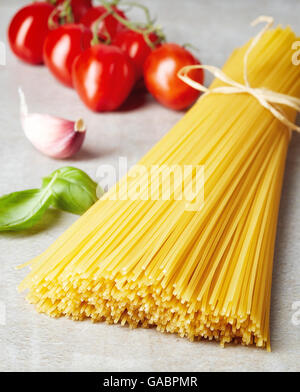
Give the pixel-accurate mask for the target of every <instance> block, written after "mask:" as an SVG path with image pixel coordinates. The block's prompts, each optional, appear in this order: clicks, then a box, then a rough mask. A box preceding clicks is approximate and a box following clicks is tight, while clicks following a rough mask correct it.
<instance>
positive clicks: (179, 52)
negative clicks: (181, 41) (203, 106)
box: [144, 43, 204, 110]
mask: <svg viewBox="0 0 300 392" xmlns="http://www.w3.org/2000/svg"><path fill="white" fill-rule="evenodd" d="M196 64H200V62H199V61H198V60H197V59H196V58H195V57H194V56H193V55H192V54H191V53H190V52H189V51H188V50H186V49H185V48H183V47H182V46H180V45H177V44H172V43H168V44H164V45H162V46H161V47H159V48H158V49H155V50H154V51H153V52H152V53H151V54H150V55H149V57H148V58H147V60H146V63H145V68H144V77H145V83H146V87H147V89H148V90H149V92H150V93H151V94H152V95H153V96H154V98H156V99H157V101H159V102H160V103H161V104H163V105H164V106H167V107H168V108H171V109H174V110H183V109H186V108H188V107H189V106H191V105H192V104H193V103H194V102H195V101H196V99H197V98H198V97H199V95H200V92H199V91H197V90H195V89H193V88H192V87H190V86H188V85H186V84H185V83H184V82H182V81H181V80H180V79H179V78H178V76H177V73H178V72H179V71H180V69H181V68H183V67H185V66H186V65H196ZM190 76H191V77H192V79H194V80H195V81H197V82H199V83H203V79H204V72H203V70H202V69H199V70H194V71H191V72H190Z"/></svg>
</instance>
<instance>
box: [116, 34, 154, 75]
mask: <svg viewBox="0 0 300 392" xmlns="http://www.w3.org/2000/svg"><path fill="white" fill-rule="evenodd" d="M149 39H150V40H151V42H153V43H156V42H157V43H158V37H157V35H156V34H154V33H151V34H150V35H149ZM113 44H114V45H117V46H119V48H121V49H122V50H123V51H124V52H125V53H126V54H127V55H128V56H129V57H130V58H131V59H132V61H133V63H134V65H135V68H136V76H137V80H139V79H141V78H142V77H143V73H144V65H145V61H146V59H147V57H148V56H149V55H150V53H151V52H152V48H150V46H149V45H148V44H147V42H146V41H145V38H144V36H143V34H139V33H136V32H135V31H132V30H128V29H127V30H123V31H120V32H119V33H118V34H117V35H116V37H115V39H114V40H113ZM157 46H160V45H159V44H157Z"/></svg>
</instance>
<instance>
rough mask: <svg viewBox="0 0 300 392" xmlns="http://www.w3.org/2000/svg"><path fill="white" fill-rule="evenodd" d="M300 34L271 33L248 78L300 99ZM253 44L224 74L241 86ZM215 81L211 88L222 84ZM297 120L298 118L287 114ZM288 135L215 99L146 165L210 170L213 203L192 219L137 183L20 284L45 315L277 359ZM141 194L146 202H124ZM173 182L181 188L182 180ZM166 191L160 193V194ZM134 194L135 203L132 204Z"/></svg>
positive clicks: (252, 59) (203, 102)
mask: <svg viewBox="0 0 300 392" xmlns="http://www.w3.org/2000/svg"><path fill="white" fill-rule="evenodd" d="M295 40H296V37H295V35H294V34H293V32H292V31H291V30H290V29H289V28H286V29H282V28H281V27H278V28H276V29H274V30H270V31H267V32H266V33H265V34H264V35H263V36H262V38H261V40H260V41H259V42H258V43H257V45H256V47H255V48H254V49H253V51H252V53H251V55H250V56H249V59H248V79H249V81H250V82H251V85H252V86H254V87H264V88H267V89H270V90H272V91H276V92H279V93H282V94H288V95H291V96H296V97H299V96H300V68H299V67H295V66H293V65H292V61H291V58H292V49H291V47H292V43H293V42H294V41H295ZM249 45H250V44H249V43H248V44H247V45H245V46H244V47H242V48H240V49H237V50H235V51H234V53H233V54H232V56H231V57H230V59H229V60H228V62H227V63H226V65H225V67H224V69H223V71H224V73H225V74H226V75H228V76H229V77H230V78H232V79H233V80H235V81H237V82H239V83H243V59H244V57H245V54H246V52H247V49H248V48H249ZM223 85H224V84H223V82H221V81H219V80H215V81H214V82H213V84H212V86H211V89H214V88H217V87H220V86H223ZM284 110H285V111H286V115H287V116H288V119H289V121H292V122H294V120H295V116H296V111H295V110H293V109H290V108H289V109H286V108H284ZM289 141H290V130H289V129H288V128H287V127H286V126H285V125H283V124H282V123H281V122H280V121H279V120H278V119H276V118H275V117H274V116H273V115H272V114H271V113H270V112H269V111H267V110H266V109H265V108H264V107H262V106H261V105H260V104H259V102H258V101H257V100H256V99H255V98H254V97H253V96H250V95H248V94H232V95H225V94H208V95H206V96H205V98H204V99H200V100H199V101H198V102H197V103H196V105H195V106H194V107H193V108H192V109H191V110H190V111H189V112H188V113H187V114H186V115H185V116H184V118H183V119H182V120H181V121H180V122H179V123H178V124H177V125H176V126H175V127H174V128H173V129H172V130H171V131H170V132H169V133H168V134H167V135H166V136H165V137H164V138H163V139H162V140H161V141H160V142H159V143H158V144H157V145H156V146H155V147H154V148H153V149H152V150H151V151H150V152H149V153H148V154H147V155H146V156H145V157H144V158H143V159H142V160H141V162H140V164H141V165H143V166H144V167H146V168H150V167H153V166H155V167H157V168H159V167H162V166H166V167H170V166H172V165H177V166H179V167H181V168H183V167H184V166H185V165H191V166H193V167H196V166H202V167H204V203H203V206H202V208H199V209H195V210H192V209H191V210H187V209H186V206H185V204H184V203H182V202H180V201H177V200H176V197H175V196H176V194H177V192H178V190H179V188H185V189H187V188H189V187H190V188H192V186H193V184H194V180H195V178H191V179H190V180H189V181H185V182H184V183H183V182H182V183H180V184H178V183H177V182H176V186H173V187H172V189H171V192H170V196H171V197H170V198H169V200H152V199H151V198H150V199H149V197H147V195H148V196H149V186H150V184H149V181H147V180H146V178H145V177H144V176H142V175H141V176H136V175H133V172H129V173H128V176H127V177H126V178H124V179H123V180H121V181H120V183H118V184H117V185H116V186H115V187H114V188H113V189H111V190H110V191H109V192H108V193H107V194H105V196H104V197H103V198H102V199H101V200H99V201H98V202H97V203H96V204H95V205H94V206H93V207H92V208H91V209H90V210H89V211H88V212H87V213H86V214H85V215H84V216H83V217H81V218H80V219H79V220H78V221H77V222H76V223H75V224H74V225H73V226H72V227H71V228H70V229H69V230H67V232H66V233H64V234H63V235H62V236H61V237H60V238H59V239H58V240H57V241H56V242H55V243H54V244H53V245H52V246H51V247H50V248H49V249H48V250H46V251H45V252H44V253H43V254H42V255H40V256H38V257H37V258H36V259H34V260H33V261H32V262H31V267H32V271H31V272H30V274H29V275H28V276H27V277H26V279H25V280H24V281H23V283H22V284H21V286H20V289H21V290H28V291H29V293H28V295H27V298H28V300H29V302H31V303H33V304H35V305H36V307H37V310H38V311H39V312H43V313H46V314H48V315H50V316H53V317H60V316H67V317H70V318H72V319H74V320H83V319H85V318H90V319H92V320H93V321H106V322H108V323H120V324H122V325H125V324H128V325H129V326H131V327H133V328H135V327H138V326H142V327H145V328H146V327H152V326H156V328H157V329H158V330H159V331H162V332H170V333H177V334H179V335H180V336H182V337H187V338H189V339H190V340H198V339H201V338H205V339H209V340H217V341H219V342H220V343H221V344H222V345H224V344H225V343H229V342H232V341H235V342H239V343H242V344H244V345H251V344H255V345H256V346H258V347H264V348H265V347H266V348H268V349H270V335H269V314H270V297H271V283H272V264H273V256H274V243H275V237H276V224H277V216H278V210H279V203H280V194H281V189H282V180H283V174H284V168H285V160H286V154H287V150H288V145H289ZM127 182H128V185H127V188H128V189H127V191H128V192H129V193H130V192H131V191H132V192H134V190H135V189H136V187H137V185H138V187H139V194H140V199H139V200H134V198H130V197H127V198H126V197H124V195H125V193H124V192H125V188H126V187H125V183H127ZM171 183H172V184H173V185H174V183H175V180H174V179H173V180H172V181H171ZM161 192H162V190H161V189H160V190H159V193H160V194H161ZM125 196H126V195H125Z"/></svg>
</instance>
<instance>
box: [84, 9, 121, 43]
mask: <svg viewBox="0 0 300 392" xmlns="http://www.w3.org/2000/svg"><path fill="white" fill-rule="evenodd" d="M112 8H113V9H114V10H115V11H116V13H117V14H118V15H120V16H121V17H122V18H124V19H126V15H125V14H124V12H123V11H121V10H119V9H118V8H117V7H116V6H113V7H112ZM106 13H107V10H106V8H105V7H103V6H102V5H100V6H99V7H93V8H91V9H89V10H88V12H87V13H86V14H85V15H84V17H83V18H82V19H81V20H80V23H82V24H83V25H85V26H86V27H88V28H90V29H91V30H92V31H93V26H94V23H95V22H97V20H98V19H99V18H100V17H101V16H102V15H104V14H106ZM123 28H124V25H123V24H122V23H120V22H119V21H117V19H115V18H114V17H113V16H112V15H108V16H107V17H106V18H105V19H104V20H103V21H102V22H101V23H100V26H99V38H100V39H101V40H106V39H107V35H106V34H105V33H108V34H109V36H110V38H111V39H113V38H114V37H115V35H116V34H117V32H118V31H120V30H122V29H123Z"/></svg>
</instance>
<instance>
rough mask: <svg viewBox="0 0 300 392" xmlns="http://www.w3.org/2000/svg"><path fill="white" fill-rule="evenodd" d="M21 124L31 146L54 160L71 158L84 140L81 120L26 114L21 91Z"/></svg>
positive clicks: (83, 127) (20, 91)
mask: <svg viewBox="0 0 300 392" xmlns="http://www.w3.org/2000/svg"><path fill="white" fill-rule="evenodd" d="M19 94H20V99H21V124H22V127H23V130H24V133H25V135H26V137H27V138H28V140H29V141H30V142H31V143H32V144H33V146H34V147H35V148H36V149H37V150H39V151H40V152H42V153H43V154H45V155H47V156H50V157H52V158H56V159H66V158H71V157H72V156H73V155H74V154H76V153H77V152H78V151H79V150H80V148H81V146H82V144H83V142H84V139H85V135H86V127H85V124H84V121H83V120H82V119H79V120H77V121H76V122H74V121H69V120H65V119H62V118H58V117H54V116H50V115H48V114H37V113H28V108H27V105H26V100H25V96H24V93H23V91H22V89H19Z"/></svg>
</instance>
